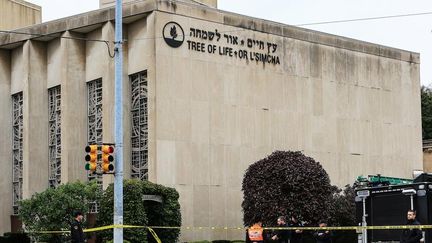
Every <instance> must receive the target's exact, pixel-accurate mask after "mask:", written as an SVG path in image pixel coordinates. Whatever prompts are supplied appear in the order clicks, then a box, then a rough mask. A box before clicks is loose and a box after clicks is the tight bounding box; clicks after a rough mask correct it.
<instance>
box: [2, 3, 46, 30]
mask: <svg viewBox="0 0 432 243" xmlns="http://www.w3.org/2000/svg"><path fill="white" fill-rule="evenodd" d="M0 16H1V18H0V30H13V29H18V28H22V27H26V26H30V25H34V24H39V23H41V20H42V9H41V7H40V6H38V5H35V4H32V3H29V2H26V1H22V0H0Z"/></svg>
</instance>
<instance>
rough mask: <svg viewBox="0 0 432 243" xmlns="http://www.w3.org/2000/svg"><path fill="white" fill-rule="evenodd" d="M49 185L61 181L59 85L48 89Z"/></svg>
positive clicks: (54, 185)
mask: <svg viewBox="0 0 432 243" xmlns="http://www.w3.org/2000/svg"><path fill="white" fill-rule="evenodd" d="M48 162H49V168H48V170H49V171H48V172H49V179H48V180H49V186H50V187H52V188H55V187H57V186H58V185H60V183H61V94H60V86H56V87H53V88H50V89H48Z"/></svg>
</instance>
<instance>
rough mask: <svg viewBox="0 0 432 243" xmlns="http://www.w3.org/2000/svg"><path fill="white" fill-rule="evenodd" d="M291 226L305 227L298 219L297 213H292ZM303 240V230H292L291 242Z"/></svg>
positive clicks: (296, 242)
mask: <svg viewBox="0 0 432 243" xmlns="http://www.w3.org/2000/svg"><path fill="white" fill-rule="evenodd" d="M288 226H289V227H303V224H302V223H301V222H300V221H299V220H298V219H297V217H296V216H295V215H291V219H290V222H289V223H288ZM301 242H303V230H299V229H296V230H292V231H291V242H290V243H301Z"/></svg>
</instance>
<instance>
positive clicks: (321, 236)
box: [314, 220, 332, 243]
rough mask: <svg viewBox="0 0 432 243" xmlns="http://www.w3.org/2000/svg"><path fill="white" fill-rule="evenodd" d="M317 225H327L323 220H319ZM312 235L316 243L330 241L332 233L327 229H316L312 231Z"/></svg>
mask: <svg viewBox="0 0 432 243" xmlns="http://www.w3.org/2000/svg"><path fill="white" fill-rule="evenodd" d="M319 227H327V223H326V222H325V221H323V220H321V221H320V222H319ZM314 237H315V239H316V242H317V243H331V242H332V235H331V232H330V231H328V230H317V231H315V233H314Z"/></svg>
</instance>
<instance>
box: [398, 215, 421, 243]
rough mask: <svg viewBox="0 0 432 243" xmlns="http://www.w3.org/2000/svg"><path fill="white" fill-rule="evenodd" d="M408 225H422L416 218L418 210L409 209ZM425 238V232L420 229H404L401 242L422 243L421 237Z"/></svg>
mask: <svg viewBox="0 0 432 243" xmlns="http://www.w3.org/2000/svg"><path fill="white" fill-rule="evenodd" d="M407 220H408V222H407V225H420V223H419V221H417V220H416V211H414V210H408V213H407ZM421 238H423V234H422V232H421V230H420V229H404V230H403V231H402V235H401V239H400V242H401V243H420V239H421Z"/></svg>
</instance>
